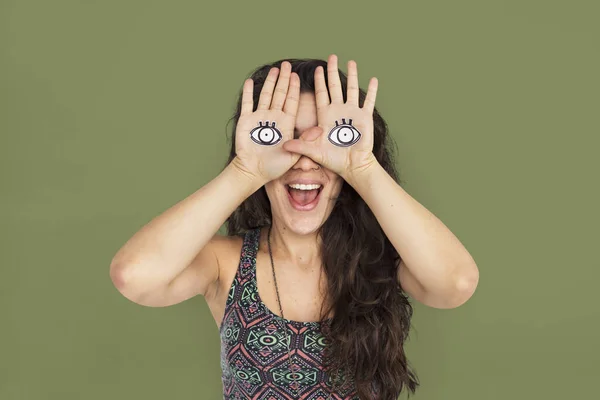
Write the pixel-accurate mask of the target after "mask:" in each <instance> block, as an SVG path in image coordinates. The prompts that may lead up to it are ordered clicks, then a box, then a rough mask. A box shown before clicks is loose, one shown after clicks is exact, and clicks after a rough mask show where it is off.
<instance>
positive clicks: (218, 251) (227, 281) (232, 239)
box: [205, 235, 244, 300]
mask: <svg viewBox="0 0 600 400" xmlns="http://www.w3.org/2000/svg"><path fill="white" fill-rule="evenodd" d="M243 242H244V239H243V237H241V236H236V235H234V236H226V235H215V236H214V237H213V238H212V239H211V241H210V245H211V247H212V249H213V252H214V254H215V256H216V258H217V264H218V268H219V273H218V278H217V279H216V280H215V281H214V282H213V284H212V285H211V287H210V288H209V290H208V291H207V293H206V296H205V297H206V298H207V300H209V299H210V300H212V299H215V298H219V297H220V296H221V294H222V293H228V292H229V287H230V286H231V284H232V282H233V278H234V277H235V274H236V271H237V267H238V264H239V260H240V254H241V251H242V245H243Z"/></svg>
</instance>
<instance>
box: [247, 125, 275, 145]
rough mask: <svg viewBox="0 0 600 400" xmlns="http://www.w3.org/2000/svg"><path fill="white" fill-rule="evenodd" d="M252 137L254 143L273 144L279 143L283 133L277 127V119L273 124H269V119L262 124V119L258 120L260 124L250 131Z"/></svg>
mask: <svg viewBox="0 0 600 400" xmlns="http://www.w3.org/2000/svg"><path fill="white" fill-rule="evenodd" d="M250 138H251V139H252V140H253V141H254V143H257V144H260V145H263V146H272V145H274V144H277V143H279V142H280V141H281V139H282V138H283V135H282V134H281V132H280V131H279V129H277V128H276V127H275V121H273V122H272V124H271V126H269V121H266V123H265V125H263V124H262V121H258V126H257V127H256V128H254V129H252V130H251V131H250Z"/></svg>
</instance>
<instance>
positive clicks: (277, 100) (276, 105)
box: [271, 61, 292, 111]
mask: <svg viewBox="0 0 600 400" xmlns="http://www.w3.org/2000/svg"><path fill="white" fill-rule="evenodd" d="M291 71H292V64H290V63H289V62H287V61H284V62H282V63H281V73H280V74H279V79H278V80H277V87H275V92H274V93H273V100H272V101H271V110H279V111H281V109H282V108H283V103H284V102H285V96H286V95H287V92H288V85H289V83H290V72H291Z"/></svg>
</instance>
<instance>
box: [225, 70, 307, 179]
mask: <svg viewBox="0 0 600 400" xmlns="http://www.w3.org/2000/svg"><path fill="white" fill-rule="evenodd" d="M278 74H279V71H278V69H277V68H272V69H271V70H270V71H269V74H268V76H267V78H266V80H265V83H264V85H263V87H262V90H261V94H260V98H259V100H258V106H257V109H256V111H254V112H253V111H252V110H253V106H254V102H253V90H254V88H253V81H252V79H247V80H246V81H245V82H244V89H243V93H242V110H241V114H240V117H239V119H238V123H237V126H236V136H235V151H236V156H237V159H238V160H237V163H238V166H241V167H242V168H243V169H244V170H245V171H246V172H248V173H250V174H252V175H253V176H256V177H257V178H259V179H261V180H262V181H264V182H268V181H270V180H273V179H276V178H278V177H280V176H281V175H283V174H284V173H285V172H286V171H288V170H289V169H290V168H291V167H292V166H293V165H294V164H295V163H296V162H297V161H298V159H299V158H300V155H299V154H296V153H290V152H288V151H286V150H284V149H283V146H282V145H283V143H284V142H285V141H287V140H290V139H293V138H294V127H295V124H296V114H297V112H298V99H299V95H300V78H299V77H298V75H297V74H296V73H291V64H290V63H289V62H283V63H282V64H281V75H280V76H279V79H277V75H278ZM275 82H277V87H275Z"/></svg>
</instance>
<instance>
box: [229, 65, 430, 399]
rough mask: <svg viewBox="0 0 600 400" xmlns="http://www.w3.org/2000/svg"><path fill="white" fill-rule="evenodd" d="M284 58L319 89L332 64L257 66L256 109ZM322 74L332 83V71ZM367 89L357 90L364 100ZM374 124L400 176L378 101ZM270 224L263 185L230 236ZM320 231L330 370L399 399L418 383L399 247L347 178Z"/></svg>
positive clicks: (308, 86)
mask: <svg viewBox="0 0 600 400" xmlns="http://www.w3.org/2000/svg"><path fill="white" fill-rule="evenodd" d="M282 61H289V62H290V63H291V64H292V72H296V73H297V74H298V75H299V77H300V91H301V92H310V93H314V90H315V85H314V73H315V69H316V68H317V67H318V66H319V65H320V66H322V67H323V69H324V70H325V71H327V62H326V61H323V60H319V59H285V60H279V61H275V62H273V63H269V64H265V65H263V66H260V67H258V68H256V69H255V70H254V71H253V72H252V73H251V75H250V76H249V78H252V80H253V81H254V110H256V108H257V105H258V99H259V96H260V92H261V90H262V86H263V84H264V82H265V78H266V77H267V74H268V72H269V70H270V69H271V68H272V67H277V68H281V63H282ZM339 73H340V80H341V83H342V92H343V96H344V101H346V85H347V76H346V75H345V74H344V73H343V72H342V71H339ZM325 80H326V82H327V74H325ZM365 96H366V93H365V92H364V91H363V90H362V89H360V93H359V105H360V106H361V107H362V105H363V103H364V100H365ZM241 102H242V91H241V89H240V92H239V97H238V101H237V106H236V108H235V112H234V115H233V117H232V118H231V119H230V120H229V122H232V121H233V122H234V129H233V132H232V135H231V138H230V141H231V151H230V154H229V160H228V161H227V164H229V162H231V160H232V159H233V158H234V157H235V126H237V121H238V118H239V117H240V112H241ZM229 122H228V124H229ZM373 128H374V144H373V154H374V155H375V157H376V159H377V160H378V161H379V163H380V164H381V166H382V167H383V168H384V169H385V171H387V173H388V174H390V176H391V177H392V178H394V179H395V181H396V182H398V183H400V182H401V181H400V180H399V177H398V173H397V171H396V168H395V162H394V152H395V145H394V143H393V141H392V138H391V137H390V136H389V135H388V128H387V124H386V122H385V121H384V119H383V118H382V117H381V116H380V115H379V113H378V111H377V109H376V108H375V110H374V112H373ZM227 164H226V165H227ZM270 224H271V205H270V202H269V199H268V197H267V193H266V190H265V188H264V186H263V187H262V188H260V189H259V190H258V191H256V192H255V193H254V194H252V195H251V196H249V197H248V198H247V199H246V200H245V201H244V202H243V203H242V204H241V205H240V206H239V207H238V208H237V209H236V210H235V211H234V213H233V214H232V215H231V216H230V217H229V218H228V219H227V221H226V226H227V233H228V235H230V236H233V235H238V236H241V235H243V234H244V233H245V232H247V231H248V230H250V229H254V228H257V227H263V226H268V225H270ZM318 233H319V234H320V235H321V238H322V243H323V244H322V247H321V258H322V262H323V265H324V272H325V273H326V276H327V280H328V290H327V294H326V295H327V296H328V299H326V300H328V301H324V302H323V304H331V306H329V307H328V309H327V310H325V312H323V308H324V307H322V308H321V322H322V324H323V325H322V326H324V327H327V324H326V323H325V320H326V318H325V316H327V315H329V313H330V312H331V310H332V309H333V312H334V315H333V320H332V321H331V323H330V326H328V327H327V329H324V330H323V334H324V335H325V337H326V342H327V343H328V345H327V346H326V350H325V354H324V364H325V369H326V370H328V371H337V370H341V371H349V372H348V373H346V372H344V373H343V376H346V377H350V378H352V380H353V381H354V383H355V385H356V389H357V394H358V396H359V397H360V398H361V399H366V400H376V399H377V400H391V399H394V400H395V399H397V398H398V396H399V395H400V393H401V392H402V391H403V390H404V389H408V390H409V391H410V392H411V393H414V392H415V390H416V388H417V387H418V386H419V382H418V379H417V376H416V374H415V373H414V371H413V370H412V368H411V367H410V366H409V363H408V361H407V359H406V355H405V352H404V343H405V341H406V340H407V338H408V334H409V330H410V321H411V317H412V312H413V309H412V306H411V304H410V302H409V300H408V298H407V297H406V295H405V294H404V292H403V291H402V288H401V287H400V285H399V284H398V281H397V268H398V264H399V262H400V256H399V254H398V252H397V251H396V250H395V249H394V247H393V245H392V244H391V243H390V241H389V239H388V238H387V236H386V235H385V233H384V232H383V230H382V229H381V226H380V225H379V223H378V221H377V219H376V218H375V215H374V214H373V212H372V211H371V210H370V209H369V207H368V206H367V204H366V203H365V201H364V200H363V199H362V198H361V197H360V195H359V194H358V193H357V192H356V191H355V190H354V188H352V186H350V185H349V184H348V183H347V182H344V183H343V186H342V189H341V192H340V194H339V196H338V197H337V198H336V199H335V205H334V207H333V210H332V212H331V215H330V216H329V217H328V218H327V220H326V221H325V222H324V224H323V225H322V226H321V227H320V228H319V231H318ZM332 374H333V372H332ZM332 376H333V375H332ZM373 393H376V396H377V397H376V398H375V397H373V396H374V394H373ZM411 393H409V394H411Z"/></svg>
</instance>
